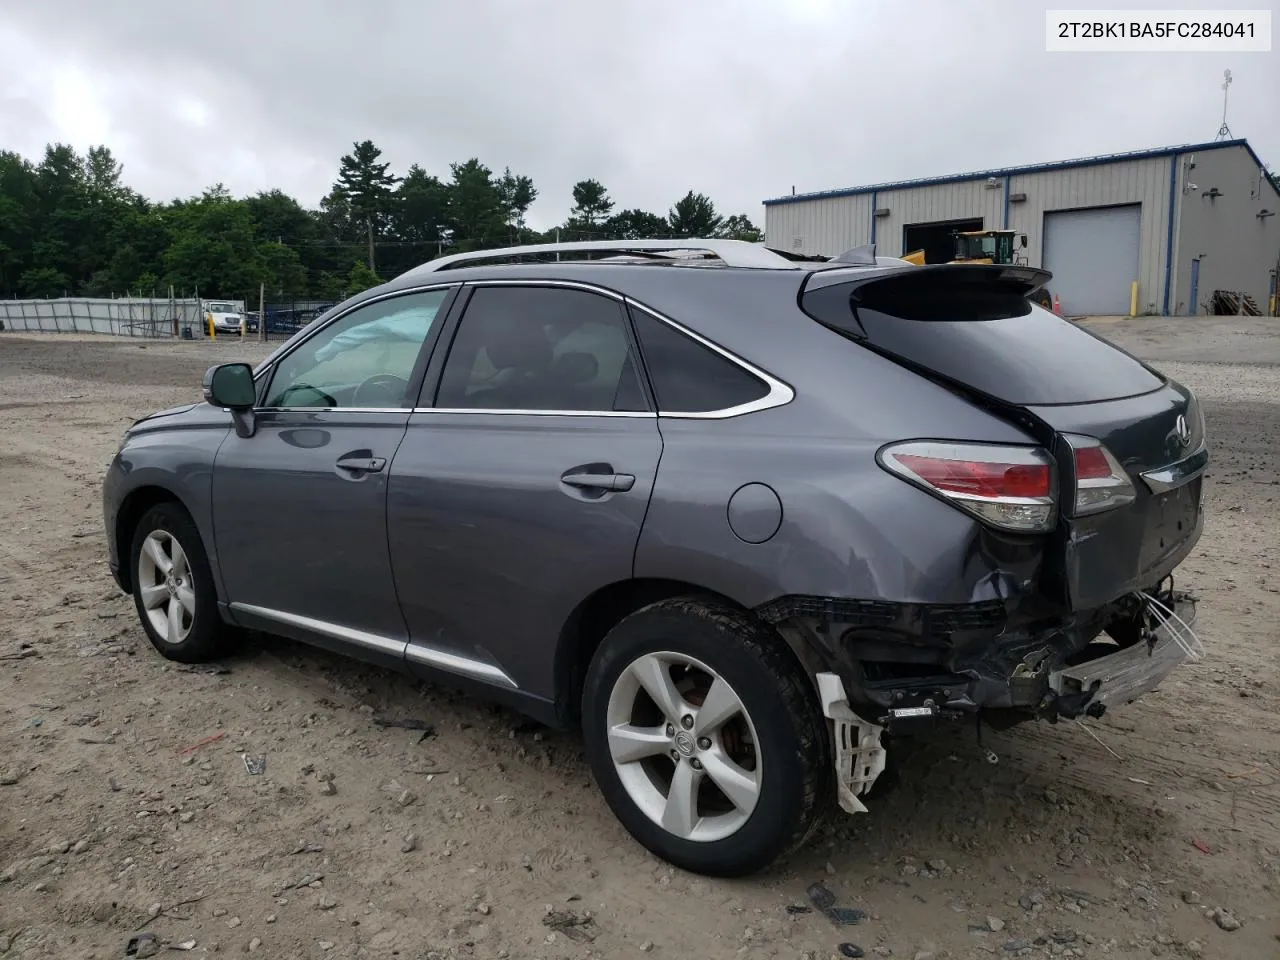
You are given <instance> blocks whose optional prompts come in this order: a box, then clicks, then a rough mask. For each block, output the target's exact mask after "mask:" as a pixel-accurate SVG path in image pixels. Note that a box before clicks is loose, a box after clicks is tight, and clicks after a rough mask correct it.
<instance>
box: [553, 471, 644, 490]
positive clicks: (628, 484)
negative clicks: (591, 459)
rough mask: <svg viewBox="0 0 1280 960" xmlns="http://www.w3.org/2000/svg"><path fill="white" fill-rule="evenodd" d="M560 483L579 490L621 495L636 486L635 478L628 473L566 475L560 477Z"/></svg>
mask: <svg viewBox="0 0 1280 960" xmlns="http://www.w3.org/2000/svg"><path fill="white" fill-rule="evenodd" d="M560 482H561V483H567V484H568V485H569V486H571V487H577V488H578V489H579V490H612V491H615V492H618V493H623V492H625V491H627V490H630V489H631V488H632V487H634V486H635V485H636V478H635V476H634V475H633V474H630V473H566V474H564V475H563V476H562V477H560Z"/></svg>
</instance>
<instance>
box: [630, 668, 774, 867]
mask: <svg viewBox="0 0 1280 960" xmlns="http://www.w3.org/2000/svg"><path fill="white" fill-rule="evenodd" d="M607 723H608V731H607V735H608V744H609V753H610V756H611V758H612V760H613V764H614V769H615V770H616V772H617V774H618V778H619V780H620V781H621V782H622V785H623V788H624V789H625V790H626V792H627V794H628V796H630V798H631V800H632V802H634V803H635V804H636V806H637V807H638V808H639V809H640V810H641V811H642V812H643V813H644V814H645V816H647V817H648V818H649V819H650V820H652V821H653V822H654V823H656V824H658V825H659V826H661V827H662V828H663V829H664V830H666V831H667V832H668V833H670V834H672V835H673V836H676V837H679V838H680V839H682V840H691V841H696V842H703V843H707V842H712V841H716V840H723V839H724V838H726V837H729V836H732V835H733V834H734V833H736V832H737V831H738V830H740V829H741V828H742V827H743V825H744V824H746V822H747V820H748V819H750V817H751V814H752V812H753V811H754V810H755V807H756V803H757V802H758V801H759V799H760V787H761V783H762V780H761V758H760V756H759V754H758V750H757V744H758V743H759V740H758V738H757V737H756V731H755V726H754V724H753V723H752V720H751V716H750V714H748V712H747V709H746V707H745V705H744V704H743V702H742V699H741V698H740V697H739V696H738V694H737V693H736V692H735V691H734V689H733V687H732V686H730V684H729V682H728V681H727V680H725V679H724V678H723V677H722V676H720V675H719V674H718V673H716V672H715V671H714V670H713V669H711V668H710V667H709V666H707V665H706V664H705V663H703V662H702V661H700V660H697V659H695V658H693V657H690V656H688V655H686V654H681V653H672V652H658V653H648V654H645V655H644V656H641V657H639V658H638V659H636V660H635V661H633V662H632V663H631V664H630V665H629V666H628V667H627V668H626V669H625V670H623V672H622V673H621V675H620V676H619V677H618V679H617V680H616V681H615V682H614V685H613V689H612V691H611V693H610V695H609V705H608V711H607Z"/></svg>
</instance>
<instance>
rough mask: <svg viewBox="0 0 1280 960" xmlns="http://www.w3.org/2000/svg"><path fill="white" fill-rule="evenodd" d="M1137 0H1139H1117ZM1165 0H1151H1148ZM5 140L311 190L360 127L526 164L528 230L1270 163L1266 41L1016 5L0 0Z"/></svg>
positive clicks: (1, 131) (417, 150)
mask: <svg viewBox="0 0 1280 960" xmlns="http://www.w3.org/2000/svg"><path fill="white" fill-rule="evenodd" d="M1131 5H1143V4H1131ZM1149 5H1151V6H1157V5H1158V4H1149ZM5 7H6V25H5V26H4V27H0V97H2V98H3V99H0V143H3V144H4V145H5V146H6V147H8V148H10V149H18V150H19V151H20V152H22V153H24V154H26V155H28V156H33V157H34V156H37V155H38V154H39V153H40V152H41V151H42V150H43V147H44V144H45V143H46V142H47V141H49V140H62V141H65V142H70V143H73V144H74V145H76V146H77V147H79V148H81V149H83V148H85V147H87V146H88V145H89V144H91V143H97V142H105V143H107V144H108V145H109V146H111V147H112V149H113V150H114V151H115V152H116V154H117V156H118V158H119V159H120V160H122V162H123V163H124V165H125V176H126V179H127V180H128V182H129V183H130V184H131V185H133V186H134V187H136V188H137V189H139V190H141V191H143V192H144V193H146V194H148V195H150V196H153V197H157V198H162V199H167V198H170V197H174V196H186V195H191V194H195V193H198V192H199V191H201V190H202V189H204V188H205V187H207V186H209V185H210V184H212V183H215V182H219V181H221V182H223V183H225V184H226V185H227V186H228V188H230V189H231V190H232V191H233V192H234V193H248V192H253V191H257V190H261V189H267V188H271V187H276V186H278V187H280V188H282V189H284V190H286V191H288V192H289V193H292V194H293V195H295V196H297V197H298V198H299V199H300V200H301V201H303V202H304V203H307V204H315V203H317V202H318V201H319V199H320V197H321V196H323V195H324V194H325V193H326V192H327V191H328V188H329V186H330V184H331V183H332V181H333V179H334V176H335V174H336V169H337V161H338V157H339V156H341V155H342V154H343V153H344V152H346V151H348V150H349V149H350V148H351V143H352V141H354V140H359V139H364V138H369V139H372V140H373V141H374V142H376V143H377V144H378V145H379V146H381V147H382V148H383V150H384V152H385V154H386V158H387V159H389V160H390V161H391V162H392V165H393V167H394V168H395V169H396V170H398V171H400V172H403V171H404V170H405V169H407V168H408V166H409V165H410V164H411V163H419V164H421V165H422V166H423V167H425V168H427V169H428V170H429V171H431V172H433V173H436V174H437V175H440V176H442V177H447V176H448V173H449V163H450V162H451V161H462V160H465V159H467V158H469V157H473V156H474V157H478V158H480V160H481V161H482V162H484V163H486V164H488V165H489V166H490V167H492V168H494V169H495V170H501V169H502V168H503V167H504V166H507V165H510V166H511V168H512V169H513V170H515V171H517V172H520V173H524V174H527V175H529V176H531V177H533V179H534V182H535V183H536V185H537V186H538V188H539V190H540V197H539V199H538V201H537V203H536V204H535V205H534V208H533V210H532V211H531V216H530V221H531V223H532V225H534V226H540V227H546V226H550V225H552V224H554V223H556V222H559V221H560V220H562V219H563V217H564V216H565V215H566V213H567V211H568V208H569V206H570V205H571V202H572V201H571V199H570V188H571V187H572V185H573V183H574V182H575V181H577V180H579V179H582V178H584V177H595V178H596V179H598V180H600V181H602V182H603V183H604V184H605V185H606V186H607V187H608V188H609V191H610V193H611V195H612V196H613V198H614V200H615V201H616V203H617V204H618V205H619V207H641V208H645V209H649V210H653V211H655V212H659V213H665V212H666V210H667V209H668V208H669V207H670V206H671V205H672V204H673V203H674V202H675V200H676V199H678V198H679V197H680V196H681V195H683V194H684V192H685V191H686V190H689V189H694V190H699V191H702V192H705V193H707V194H709V195H710V196H711V197H712V198H713V199H714V200H715V202H716V204H717V205H718V206H719V207H720V208H721V210H722V211H723V212H725V213H735V212H740V211H741V212H746V213H748V214H749V215H751V216H752V217H753V219H755V220H756V221H757V222H760V221H762V220H763V211H762V208H761V207H760V201H761V200H762V199H763V198H765V197H768V196H776V195H780V194H784V193H788V192H790V189H791V187H792V185H795V186H796V188H797V189H798V190H800V191H806V190H818V189H827V188H832V187H839V186H849V185H855V184H861V183H871V182H877V181H883V180H895V179H902V178H908V177H917V176H931V175H938V174H945V173H955V172H961V171H965V170H970V169H979V168H984V167H992V166H1002V165H1009V164H1020V163H1034V162H1039V161H1046V160H1056V159H1063V158H1067V157H1076V156H1086V155H1092V154H1096V153H1107V152H1113V151H1122V150H1131V149H1140V148H1144V147H1152V146H1164V145H1168V144H1173V143H1182V142H1189V141H1197V140H1206V139H1211V138H1212V136H1213V134H1214V133H1215V131H1216V130H1217V127H1218V124H1219V123H1220V122H1221V89H1220V87H1219V84H1220V82H1221V76H1222V70H1223V69H1224V68H1227V67H1230V68H1231V70H1232V72H1233V73H1234V75H1235V78H1236V79H1235V83H1234V85H1233V86H1232V91H1231V93H1232V101H1233V102H1232V107H1231V115H1230V122H1231V128H1232V130H1233V131H1234V132H1235V133H1236V135H1238V136H1246V137H1249V138H1250V140H1251V142H1252V143H1253V144H1254V146H1255V148H1256V149H1257V150H1258V151H1259V152H1260V153H1261V154H1262V156H1263V157H1264V158H1268V157H1270V158H1273V162H1275V163H1277V164H1280V128H1277V125H1276V124H1275V122H1274V118H1275V116H1277V114H1278V113H1280V58H1277V57H1276V56H1275V55H1274V54H1273V55H1267V54H1240V55H1234V56H1219V55H1216V54H1159V55H1157V54H1143V55H1103V54H1049V53H1046V52H1045V50H1044V7H1043V6H1040V5H1035V4H1030V3H1021V2H1003V0H997V2H988V3H986V4H982V5H977V4H955V3H950V2H940V0H921V2H916V3H912V4H902V3H888V2H858V3H850V2H836V0H792V2H790V3H780V2H777V0H772V2H770V0H699V2H697V3H687V2H686V3H674V2H662V0H656V2H645V3H640V2H631V0H618V2H614V3H607V4H605V3H587V2H585V0H582V2H563V0H561V2H550V0H522V2H516V0H483V2H473V3H470V4H465V5H464V4H443V3H430V4H425V3H421V2H418V0H383V2H382V3H379V4H369V5H363V6H362V5H359V4H353V3H350V2H349V0H348V2H341V3H340V2H336V0H269V2H268V0H223V2H221V3H217V4H215V3H212V2H207V0H199V2H197V0H191V2H188V3H180V4H175V3H172V2H171V0H164V2H161V0H130V2H129V3H128V4H124V5H110V4H103V3H101V2H91V0H6V3H5Z"/></svg>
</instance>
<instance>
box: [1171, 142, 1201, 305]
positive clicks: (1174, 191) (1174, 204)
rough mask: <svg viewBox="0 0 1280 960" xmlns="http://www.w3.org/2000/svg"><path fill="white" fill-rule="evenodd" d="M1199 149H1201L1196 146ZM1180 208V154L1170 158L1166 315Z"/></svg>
mask: <svg viewBox="0 0 1280 960" xmlns="http://www.w3.org/2000/svg"><path fill="white" fill-rule="evenodd" d="M1196 149H1197V150H1199V149H1201V148H1200V147H1196ZM1177 209H1178V154H1176V153H1175V154H1174V155H1173V156H1171V157H1170V158H1169V233H1168V236H1167V237H1165V241H1164V311H1163V312H1164V315H1165V316H1166V317H1167V316H1169V291H1170V290H1171V289H1172V288H1173V221H1174V219H1175V216H1174V215H1175V214H1176V213H1177Z"/></svg>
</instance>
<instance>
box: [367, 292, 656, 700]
mask: <svg viewBox="0 0 1280 960" xmlns="http://www.w3.org/2000/svg"><path fill="white" fill-rule="evenodd" d="M437 353H438V354H440V356H438V357H436V358H433V360H432V369H431V370H429V372H428V383H429V384H430V383H431V382H433V381H435V382H436V383H437V384H438V386H437V387H436V389H435V390H434V391H433V390H427V391H426V394H425V395H424V397H423V398H422V400H421V401H420V406H419V408H418V409H416V410H415V411H414V413H413V415H412V416H411V417H410V418H409V423H408V430H407V433H406V435H405V438H404V442H403V443H402V444H401V445H400V449H399V451H398V452H397V454H396V456H395V460H394V461H393V463H392V465H391V471H390V478H389V490H388V495H389V500H388V524H389V530H390V541H391V562H392V567H393V569H394V575H395V584H396V591H397V593H398V595H399V598H400V606H401V608H402V609H403V610H404V615H405V619H406V621H407V624H408V631H409V647H408V650H407V656H408V659H409V662H410V664H411V665H414V666H416V667H420V668H423V669H441V670H446V671H449V672H452V673H455V674H459V675H462V676H465V677H471V678H473V679H476V680H480V681H484V682H487V683H491V684H496V685H498V686H505V687H509V688H517V689H519V690H520V691H522V692H524V693H526V694H529V695H531V696H533V697H537V698H542V699H548V700H549V699H550V698H551V697H552V695H553V691H554V663H553V653H554V651H555V647H556V641H557V640H558V638H559V635H560V631H561V630H562V628H563V627H564V626H565V624H566V622H568V621H569V620H570V617H571V615H572V614H573V613H574V611H575V609H577V608H578V607H579V605H580V604H581V603H582V602H583V601H584V600H585V599H586V598H588V597H590V596H591V595H592V594H593V593H595V592H596V591H597V590H600V589H601V588H603V587H606V586H608V585H609V584H612V583H617V582H620V581H623V580H626V579H628V578H630V577H631V575H632V567H633V560H634V556H635V549H636V542H637V540H638V538H639V536H640V529H641V526H642V524H643V522H644V516H645V511H646V509H647V507H648V504H649V496H650V493H651V492H652V489H653V481H654V477H655V475H656V473H657V469H658V460H659V458H660V456H661V453H662V440H661V437H660V435H659V433H658V427H657V419H656V415H655V414H654V412H653V410H652V407H651V405H650V403H649V399H648V396H647V393H646V390H645V387H644V386H643V384H642V380H641V377H640V375H639V371H640V365H639V364H638V362H637V360H636V352H635V347H634V345H633V343H632V333H631V330H630V327H629V324H628V322H627V317H626V313H625V310H624V308H623V303H622V300H621V298H619V297H617V296H616V295H612V294H610V293H607V292H602V291H599V290H595V289H584V288H581V287H579V286H577V285H573V284H553V283H542V284H538V283H519V284H512V283H479V284H476V285H475V286H474V287H472V288H471V289H470V296H469V299H468V300H467V302H466V304H465V306H464V307H463V310H462V314H461V318H460V320H459V322H458V325H457V327H456V329H455V330H454V331H453V333H452V342H451V345H450V347H449V350H448V353H447V356H444V355H443V351H438V352H437Z"/></svg>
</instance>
